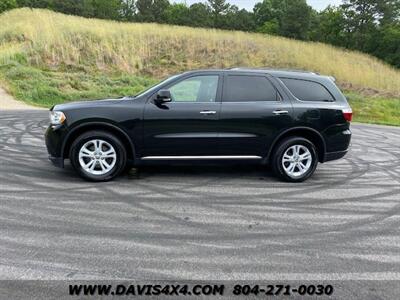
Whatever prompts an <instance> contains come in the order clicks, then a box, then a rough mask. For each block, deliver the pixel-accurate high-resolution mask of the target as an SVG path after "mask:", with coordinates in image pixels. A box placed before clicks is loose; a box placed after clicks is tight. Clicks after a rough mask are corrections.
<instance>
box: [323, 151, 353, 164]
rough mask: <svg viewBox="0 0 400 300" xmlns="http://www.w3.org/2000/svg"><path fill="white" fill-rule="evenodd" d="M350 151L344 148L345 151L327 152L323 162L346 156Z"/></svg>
mask: <svg viewBox="0 0 400 300" xmlns="http://www.w3.org/2000/svg"><path fill="white" fill-rule="evenodd" d="M348 151H349V150H348V149H347V150H344V151H336V152H327V153H325V157H324V161H323V162H327V161H331V160H336V159H340V158H342V157H343V156H345V155H346V154H347V152H348Z"/></svg>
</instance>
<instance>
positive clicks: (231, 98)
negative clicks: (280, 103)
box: [224, 75, 278, 102]
mask: <svg viewBox="0 0 400 300" xmlns="http://www.w3.org/2000/svg"><path fill="white" fill-rule="evenodd" d="M224 85H225V92H224V101H225V102H247V101H277V99H278V95H277V91H276V90H275V88H274V87H273V86H272V84H271V83H270V82H269V80H268V79H267V78H265V77H261V76H238V75H234V76H228V78H227V82H226V84H224Z"/></svg>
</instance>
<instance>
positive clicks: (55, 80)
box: [0, 63, 157, 107]
mask: <svg viewBox="0 0 400 300" xmlns="http://www.w3.org/2000/svg"><path fill="white" fill-rule="evenodd" d="M0 74H1V78H2V81H3V82H5V85H6V87H7V90H8V91H9V92H10V93H11V94H13V95H14V96H15V97H16V98H17V99H21V100H23V101H25V102H27V103H29V104H32V105H36V106H42V107H51V106H53V105H55V104H59V103H64V102H68V101H77V100H92V99H102V98H107V97H120V96H124V95H125V96H126V95H135V94H137V93H138V92H140V91H142V90H143V89H145V88H146V87H148V86H150V85H152V84H154V83H155V82H156V81H157V80H155V79H152V78H149V77H143V76H135V75H129V74H123V73H111V74H102V73H100V72H98V73H96V72H90V73H87V72H85V71H82V70H63V71H62V70H57V71H52V70H41V69H38V68H33V67H30V66H24V65H21V64H18V63H17V64H12V65H7V66H1V67H0Z"/></svg>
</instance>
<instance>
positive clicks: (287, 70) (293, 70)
mask: <svg viewBox="0 0 400 300" xmlns="http://www.w3.org/2000/svg"><path fill="white" fill-rule="evenodd" d="M228 70H231V71H239V70H244V71H245V70H249V71H251V70H254V71H278V72H279V71H282V72H298V73H308V74H315V75H320V74H319V73H316V72H311V71H306V70H301V69H285V68H282V69H280V68H268V67H260V68H248V67H234V68H229V69H228Z"/></svg>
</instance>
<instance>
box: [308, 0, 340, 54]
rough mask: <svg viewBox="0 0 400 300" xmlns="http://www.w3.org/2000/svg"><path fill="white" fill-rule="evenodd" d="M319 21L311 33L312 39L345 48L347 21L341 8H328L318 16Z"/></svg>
mask: <svg viewBox="0 0 400 300" xmlns="http://www.w3.org/2000/svg"><path fill="white" fill-rule="evenodd" d="M317 18H318V21H317V22H316V24H315V26H314V27H313V28H314V29H313V30H312V32H311V39H312V40H315V41H320V42H324V43H329V44H333V45H337V46H345V41H346V33H345V27H346V20H345V17H344V12H343V9H342V8H341V7H334V6H328V7H327V8H326V9H324V10H323V11H322V12H320V13H319V14H318V15H317Z"/></svg>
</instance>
